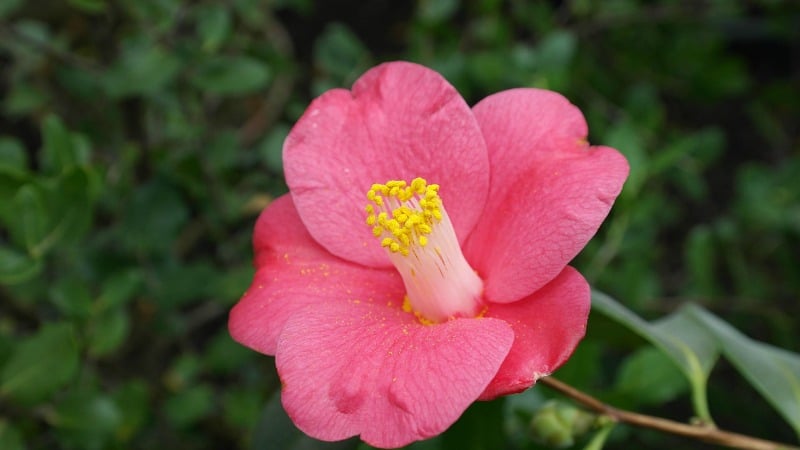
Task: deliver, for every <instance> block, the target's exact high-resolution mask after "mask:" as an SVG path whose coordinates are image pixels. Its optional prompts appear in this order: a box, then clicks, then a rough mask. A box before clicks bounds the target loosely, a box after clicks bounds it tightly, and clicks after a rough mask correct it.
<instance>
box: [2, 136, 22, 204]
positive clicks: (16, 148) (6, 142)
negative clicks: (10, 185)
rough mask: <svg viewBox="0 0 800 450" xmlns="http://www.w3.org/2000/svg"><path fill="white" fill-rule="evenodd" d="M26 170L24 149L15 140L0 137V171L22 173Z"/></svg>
mask: <svg viewBox="0 0 800 450" xmlns="http://www.w3.org/2000/svg"><path fill="white" fill-rule="evenodd" d="M27 168H28V155H27V154H26V153H25V147H23V146H22V144H21V143H20V142H19V141H18V140H17V139H14V138H10V137H5V136H3V137H0V169H5V170H10V171H13V172H14V173H24V172H25V171H26V170H27ZM0 192H1V191H0Z"/></svg>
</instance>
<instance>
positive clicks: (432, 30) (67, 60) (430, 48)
mask: <svg viewBox="0 0 800 450" xmlns="http://www.w3.org/2000/svg"><path fill="white" fill-rule="evenodd" d="M798 24H800V2H796V1H788V0H787V1H781V0H752V1H745V0H716V1H712V0H708V1H696V2H683V1H666V0H665V1H644V0H606V1H602V2H600V1H597V2H595V1H590V0H572V1H565V2H558V1H546V2H536V1H522V0H510V1H500V0H476V1H460V0H419V1H409V2H398V1H389V0H383V1H370V2H361V1H342V0H332V1H318V2H315V1H312V0H275V1H259V0H228V1H203V0H199V1H188V0H137V1H129V2H123V1H113V0H66V1H65V0H29V1H25V0H0V67H2V70H1V71H0V448H2V449H4V450H18V449H62V448H63V449H127V448H148V449H151V448H171V449H222V448H226V449H228V448H230V449H234V448H239V449H267V448H277V449H283V448H286V449H290V448H294V449H300V448H325V449H327V448H361V449H366V448H369V447H367V446H365V445H363V444H359V443H358V442H357V441H346V442H344V443H339V444H320V443H317V442H315V441H312V440H310V439H307V438H304V437H302V435H299V434H298V432H297V431H296V430H294V429H293V427H292V426H291V425H290V422H288V419H287V418H286V417H285V416H284V415H283V413H282V412H281V409H280V407H279V404H278V403H277V397H276V396H275V395H274V394H275V392H276V390H277V389H278V384H279V383H278V380H277V377H276V374H275V369H274V363H273V360H272V358H270V357H266V356H263V355H259V354H256V353H254V352H252V351H249V350H247V349H245V348H243V347H241V346H239V345H237V344H235V343H234V342H232V341H231V339H230V337H229V335H228V332H227V329H226V320H227V312H228V310H229V308H230V307H231V306H232V305H233V304H234V303H235V302H236V301H237V300H238V297H239V296H240V295H241V294H242V293H243V292H244V290H245V289H246V288H247V286H248V284H249V282H250V278H251V276H252V273H253V270H252V266H251V260H252V252H251V248H250V238H251V232H252V227H253V224H254V222H255V219H256V217H257V214H258V213H259V211H260V210H261V209H262V208H263V207H264V206H265V205H267V204H268V203H269V202H270V200H271V199H272V198H275V197H276V196H278V195H281V194H282V193H284V192H286V187H285V184H284V182H283V179H282V166H281V145H282V141H283V139H284V137H285V136H286V134H287V133H288V130H289V129H290V127H291V125H292V123H294V121H295V120H297V118H298V117H299V116H300V115H301V114H302V112H303V111H304V109H305V107H306V106H307V105H308V103H309V101H310V100H311V99H312V98H314V97H315V96H317V95H319V94H320V93H322V92H324V91H325V90H327V89H329V88H332V87H349V86H350V85H351V84H352V82H353V81H354V80H355V79H356V78H357V77H358V76H359V75H360V74H361V73H363V72H364V71H365V70H366V69H368V68H369V67H371V66H373V65H375V64H377V63H379V62H382V61H387V60H395V59H405V60H411V61H415V62H419V63H422V64H425V65H427V66H430V67H432V68H434V69H436V70H438V71H439V72H441V73H442V74H443V75H444V76H445V77H446V78H447V79H448V80H449V81H450V82H451V83H453V84H454V85H455V86H456V88H457V89H458V90H459V91H460V92H461V93H462V95H463V96H464V97H465V98H466V99H467V101H468V103H470V104H474V103H475V102H477V101H478V100H480V99H481V98H482V97H484V96H486V95H488V94H490V93H493V92H496V91H499V90H503V89H507V88H512V87H519V86H534V87H542V88H548V89H553V90H557V91H559V92H561V93H563V94H564V95H565V96H567V97H568V98H569V99H570V100H571V101H572V102H573V103H575V104H576V105H578V106H579V107H580V109H581V110H582V111H583V112H584V114H585V115H586V117H587V120H588V122H589V128H590V141H591V142H593V143H602V144H607V145H610V146H613V147H616V148H618V149H619V150H620V151H621V152H622V153H624V154H625V155H626V156H627V158H628V160H629V161H630V164H631V168H632V171H631V176H630V179H629V180H628V182H627V185H626V187H625V190H624V191H623V193H622V195H621V197H620V198H619V200H618V201H617V204H616V206H615V207H614V210H613V212H612V214H611V216H610V217H609V220H608V221H607V222H606V223H605V224H604V226H603V228H602V229H601V231H600V232H599V234H598V235H597V237H596V238H595V239H594V240H593V241H592V242H591V243H590V245H589V246H588V247H587V248H586V250H585V251H584V252H583V253H582V254H581V255H580V256H579V257H578V258H577V259H576V261H575V263H574V264H575V265H576V266H577V267H578V268H579V269H580V270H581V271H582V272H583V273H584V274H585V275H586V276H587V278H588V279H589V280H590V282H591V283H592V284H593V286H594V287H595V288H596V289H598V290H601V291H603V292H606V293H608V294H609V295H611V296H612V297H615V298H617V299H619V301H621V302H622V303H623V304H625V305H626V306H627V307H629V308H631V309H633V310H634V311H636V312H638V313H639V314H641V315H642V316H643V317H645V318H647V319H655V318H658V317H663V316H665V315H667V314H668V313H670V312H672V311H674V310H675V309H676V308H678V307H679V306H681V305H683V304H685V303H686V302H696V303H698V304H701V305H703V306H704V307H706V308H707V309H709V310H710V311H712V312H714V313H715V314H717V315H718V316H720V317H722V318H723V319H725V320H727V321H728V322H730V323H731V324H733V325H734V326H736V327H737V328H738V329H740V330H741V331H743V332H744V333H745V334H747V335H749V336H751V337H753V338H756V339H759V340H762V341H765V342H768V343H770V344H773V345H776V346H779V347H783V348H785V349H787V350H790V351H793V352H797V351H800V338H799V337H800V336H799V335H800V332H799V331H798V330H799V328H798V327H799V326H800V320H799V319H798V317H800V302H798V297H800V151H798V149H800V26H799V25H798ZM556 376H558V377H559V378H561V379H562V380H564V381H567V382H569V383H571V384H573V385H575V386H577V387H579V388H581V389H583V390H587V391H589V392H591V393H593V394H594V395H597V396H599V397H600V398H602V399H603V400H605V401H608V402H610V403H612V404H614V405H617V406H620V407H623V408H630V409H633V410H636V411H642V412H645V413H649V414H655V415H659V416H663V417H668V418H672V419H675V420H679V421H689V420H690V419H691V416H692V407H691V402H690V400H689V388H688V384H687V382H686V381H685V380H684V379H683V377H682V375H681V374H680V373H679V372H678V371H677V369H676V368H675V366H673V365H672V363H671V362H670V361H669V360H668V359H666V358H665V357H664V356H663V355H661V354H660V353H658V352H656V351H654V350H653V348H652V347H651V346H650V345H649V344H647V342H645V341H644V340H643V339H642V338H640V337H638V336H637V335H635V334H634V333H632V332H631V331H629V330H628V329H627V328H625V327H622V326H620V325H619V324H617V323H615V322H612V321H610V320H608V319H607V318H605V317H604V316H603V315H599V314H597V313H595V314H593V315H592V319H591V321H590V324H589V334H588V336H587V338H586V340H585V341H584V342H583V343H582V344H581V346H580V347H579V350H578V351H577V353H576V355H575V356H574V358H573V359H572V360H571V361H570V363H569V364H568V365H567V366H565V367H564V368H563V370H561V371H559V372H557V373H556ZM552 395H553V393H552V391H549V390H548V388H547V387H544V386H539V387H537V388H535V389H533V390H532V391H529V392H528V393H526V394H523V395H521V396H516V397H512V398H511V399H508V400H502V399H501V400H498V401H495V402H491V403H481V404H477V405H476V406H475V407H473V408H472V409H470V410H469V411H468V412H467V414H465V416H464V418H463V420H462V421H461V422H459V423H457V424H456V426H454V428H453V429H452V430H451V431H449V432H448V433H446V434H445V435H444V436H442V437H440V438H437V439H435V440H433V441H429V442H426V443H422V444H417V445H415V446H414V448H419V449H423V448H424V449H439V448H441V449H445V448H458V449H466V448H473V449H481V448H486V449H492V448H498V449H499V448H512V449H539V448H549V447H546V446H544V445H543V444H541V442H539V441H537V440H536V439H535V436H532V434H531V433H530V432H529V429H528V427H527V425H526V424H527V422H528V420H529V419H530V417H531V415H532V414H533V411H534V410H535V409H536V407H537V405H540V404H541V401H543V400H544V399H546V398H548V397H550V396H552ZM708 396H709V403H710V404H711V411H712V414H713V415H714V417H715V419H716V421H717V424H718V425H720V426H721V427H724V428H730V429H733V430H736V431H739V432H742V433H749V434H754V435H757V436H760V437H765V438H770V439H775V440H781V441H787V442H791V441H794V442H797V441H796V435H795V434H794V433H793V431H792V430H791V428H790V427H789V426H788V425H786V424H785V422H784V421H783V420H782V419H781V418H780V417H779V416H778V415H777V414H776V413H775V412H774V411H773V409H772V408H771V407H770V406H769V405H768V404H767V403H766V402H765V401H764V400H762V399H761V398H760V396H759V395H758V394H757V393H756V391H754V390H753V388H751V387H750V386H749V384H748V383H747V382H746V381H745V380H743V379H742V377H741V376H740V375H738V373H737V372H736V371H735V370H733V368H732V367H731V365H730V364H729V363H727V362H725V361H721V362H720V363H718V364H717V365H716V366H715V368H714V370H713V372H712V374H711V381H710V387H709V392H708ZM586 439H588V438H586V437H580V436H578V437H576V438H575V441H574V442H575V443H574V447H575V448H583V446H584V445H586V442H587V441H586ZM562 443H564V444H569V443H570V442H569V441H565V442H562ZM607 448H618V449H630V448H653V449H672V448H687V449H688V448H699V449H702V448H713V447H711V446H706V445H702V444H699V443H696V442H692V441H688V440H685V439H680V438H676V437H671V436H666V435H663V434H657V433H653V432H647V431H641V430H634V429H631V428H627V427H617V428H616V429H615V430H614V432H613V433H612V434H611V436H610V438H609V442H608V444H607Z"/></svg>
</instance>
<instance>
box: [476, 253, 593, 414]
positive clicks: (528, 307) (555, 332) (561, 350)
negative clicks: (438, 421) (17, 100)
mask: <svg viewBox="0 0 800 450" xmlns="http://www.w3.org/2000/svg"><path fill="white" fill-rule="evenodd" d="M590 303H591V302H590V292H589V284H588V283H587V282H586V280H584V279H583V277H582V276H581V274H580V273H578V271H577V270H575V269H573V268H572V267H569V266H567V267H566V268H564V270H563V271H562V272H561V273H560V274H559V275H558V276H557V277H556V278H555V279H554V280H553V281H551V282H550V283H549V284H547V285H546V286H545V287H543V288H542V289H540V290H539V291H537V292H536V293H534V294H533V295H531V296H530V297H527V298H525V299H522V300H520V301H518V302H514V303H497V304H492V305H490V306H489V310H488V311H487V313H486V317H494V318H497V319H502V320H504V321H506V322H507V323H508V324H509V325H511V327H512V328H513V329H514V336H515V339H514V346H513V347H511V352H510V353H509V354H508V357H506V360H505V361H503V365H502V366H500V370H499V371H498V372H497V375H496V376H495V377H494V379H493V380H492V382H491V384H489V386H488V387H487V388H486V390H485V391H484V392H483V394H482V395H481V400H491V399H493V398H495V397H499V396H501V395H507V394H514V393H517V392H521V391H524V390H525V389H528V388H529V387H531V386H532V385H533V384H534V383H535V382H536V380H538V379H539V378H541V377H543V376H546V375H549V374H551V373H552V372H553V371H554V370H556V369H557V368H558V367H560V366H561V365H562V364H564V363H565V362H566V361H567V359H568V358H569V357H570V355H572V352H573V351H574V350H575V347H576V346H577V345H578V342H579V341H580V340H581V338H583V335H584V333H585V332H586V321H587V320H588V318H589V309H590Z"/></svg>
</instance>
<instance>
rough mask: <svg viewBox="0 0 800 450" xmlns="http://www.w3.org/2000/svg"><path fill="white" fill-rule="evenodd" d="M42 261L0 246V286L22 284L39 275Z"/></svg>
mask: <svg viewBox="0 0 800 450" xmlns="http://www.w3.org/2000/svg"><path fill="white" fill-rule="evenodd" d="M41 269H42V261H41V260H40V259H33V258H31V257H29V256H28V255H25V254H22V253H20V252H17V251H15V250H13V249H10V248H6V247H3V246H0V284H17V283H24V282H25V281H28V280H30V279H31V278H33V277H35V276H36V275H38V274H39V272H40V271H41Z"/></svg>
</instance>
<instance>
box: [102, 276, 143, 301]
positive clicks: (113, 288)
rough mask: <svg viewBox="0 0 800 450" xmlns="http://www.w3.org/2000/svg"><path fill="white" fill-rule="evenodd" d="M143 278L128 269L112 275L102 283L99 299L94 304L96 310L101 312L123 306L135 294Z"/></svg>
mask: <svg viewBox="0 0 800 450" xmlns="http://www.w3.org/2000/svg"><path fill="white" fill-rule="evenodd" d="M143 278H144V277H143V275H142V273H141V272H140V271H139V270H137V269H128V270H126V271H124V272H119V273H116V274H113V275H112V276H111V277H109V278H108V279H106V280H105V281H104V282H103V286H102V288H101V289H100V297H99V298H98V299H97V303H96V308H97V310H98V311H103V310H105V309H108V308H116V307H119V306H122V305H125V304H126V303H127V302H128V301H130V299H132V298H133V296H135V295H136V294H137V292H138V291H139V288H140V287H141V285H142V282H143Z"/></svg>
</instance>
